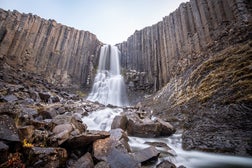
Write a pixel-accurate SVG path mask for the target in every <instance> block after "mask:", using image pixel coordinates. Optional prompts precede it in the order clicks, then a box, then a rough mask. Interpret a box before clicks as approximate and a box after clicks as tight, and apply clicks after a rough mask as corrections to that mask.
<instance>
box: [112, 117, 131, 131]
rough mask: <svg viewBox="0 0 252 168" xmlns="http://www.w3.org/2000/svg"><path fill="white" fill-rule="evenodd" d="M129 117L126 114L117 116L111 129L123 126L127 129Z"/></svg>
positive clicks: (123, 128) (122, 127)
mask: <svg viewBox="0 0 252 168" xmlns="http://www.w3.org/2000/svg"><path fill="white" fill-rule="evenodd" d="M127 122H128V119H127V117H126V116H125V115H120V116H115V118H114V119H113V122H112V124H111V129H116V128H121V129H122V130H126V128H127Z"/></svg>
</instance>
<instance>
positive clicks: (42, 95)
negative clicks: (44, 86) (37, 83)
mask: <svg viewBox="0 0 252 168" xmlns="http://www.w3.org/2000/svg"><path fill="white" fill-rule="evenodd" d="M38 95H39V97H40V99H41V100H42V101H43V102H45V103H49V102H50V98H51V95H50V94H49V93H46V92H39V93H38Z"/></svg>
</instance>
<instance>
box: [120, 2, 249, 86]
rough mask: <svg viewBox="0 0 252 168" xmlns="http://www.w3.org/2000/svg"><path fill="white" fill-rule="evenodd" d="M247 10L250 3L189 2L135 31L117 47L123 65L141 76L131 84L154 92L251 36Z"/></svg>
mask: <svg viewBox="0 0 252 168" xmlns="http://www.w3.org/2000/svg"><path fill="white" fill-rule="evenodd" d="M251 6H252V5H251V1H249V0H216V1H213V0H191V1H190V2H187V3H182V4H181V5H180V6H179V8H178V9H177V10H176V11H174V12H173V13H171V14H170V15H169V16H166V17H164V18H163V20H162V21H160V22H159V23H157V24H154V25H152V26H150V27H146V28H144V29H142V30H139V31H136V32H135V33H134V34H133V35H132V36H130V37H129V38H128V40H127V41H125V42H123V43H120V44H118V47H119V49H120V50H121V52H122V66H123V67H125V69H131V70H136V71H138V72H142V73H144V75H142V78H141V80H140V79H139V80H140V81H139V80H138V81H137V80H135V81H132V80H131V83H132V82H133V83H134V82H135V85H137V87H138V88H139V85H142V86H144V87H145V88H146V87H147V88H148V89H150V90H151V91H156V90H158V89H160V88H161V87H162V86H164V85H165V84H166V83H168V82H169V81H171V79H172V78H173V77H175V76H178V75H181V74H183V73H185V72H186V71H187V70H190V69H191V70H192V69H193V67H196V66H197V65H198V64H200V63H201V62H202V61H204V60H205V59H206V58H209V57H210V56H211V55H213V54H214V53H216V52H218V51H220V50H222V49H224V48H226V47H227V46H230V45H232V44H235V43H239V42H242V41H245V40H246V39H248V38H251V27H248V23H251ZM249 36H250V37H249ZM138 88H135V89H138ZM140 89H141V87H140Z"/></svg>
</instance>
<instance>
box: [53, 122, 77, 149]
mask: <svg viewBox="0 0 252 168" xmlns="http://www.w3.org/2000/svg"><path fill="white" fill-rule="evenodd" d="M72 130H73V127H72V125H71V124H61V125H57V126H55V127H54V128H53V131H52V132H53V133H54V135H53V136H52V138H51V140H52V141H53V142H57V144H58V145H61V144H62V143H63V142H65V141H66V140H68V138H69V137H70V133H71V131H72Z"/></svg>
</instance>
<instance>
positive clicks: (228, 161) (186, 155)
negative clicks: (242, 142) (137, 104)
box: [82, 108, 252, 168]
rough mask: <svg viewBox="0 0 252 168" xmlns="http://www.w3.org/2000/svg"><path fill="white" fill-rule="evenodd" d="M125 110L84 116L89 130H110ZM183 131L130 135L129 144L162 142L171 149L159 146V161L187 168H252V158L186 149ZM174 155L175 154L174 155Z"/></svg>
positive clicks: (108, 109)
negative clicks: (145, 135) (167, 161)
mask: <svg viewBox="0 0 252 168" xmlns="http://www.w3.org/2000/svg"><path fill="white" fill-rule="evenodd" d="M122 112H123V109H122V108H104V109H101V110H97V111H94V112H90V113H89V115H88V116H85V117H83V118H82V121H83V122H84V123H85V124H87V126H88V130H103V131H109V130H110V128H111V124H112V121H113V119H114V117H115V116H117V115H120V113H122ZM181 136H182V134H181V132H179V131H177V132H176V133H175V134H174V135H172V136H170V137H161V138H139V137H131V136H129V145H130V147H131V148H132V150H133V151H137V150H139V149H143V148H146V147H149V145H148V144H146V142H162V143H165V144H167V145H168V146H169V147H170V148H171V149H170V150H169V151H167V148H161V147H160V148H159V147H158V148H157V149H158V150H159V151H160V153H161V154H160V157H159V161H158V162H160V161H162V160H169V161H171V162H173V163H174V164H175V165H176V166H180V165H184V166H185V167H187V168H216V167H221V168H251V167H252V158H245V157H237V156H229V155H222V154H215V153H206V152H199V151H185V150H183V149H182V147H181V141H182V139H181ZM173 155H174V156H173Z"/></svg>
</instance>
